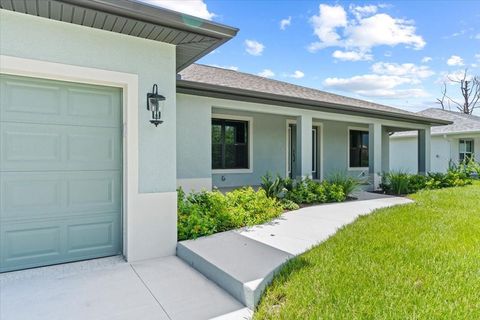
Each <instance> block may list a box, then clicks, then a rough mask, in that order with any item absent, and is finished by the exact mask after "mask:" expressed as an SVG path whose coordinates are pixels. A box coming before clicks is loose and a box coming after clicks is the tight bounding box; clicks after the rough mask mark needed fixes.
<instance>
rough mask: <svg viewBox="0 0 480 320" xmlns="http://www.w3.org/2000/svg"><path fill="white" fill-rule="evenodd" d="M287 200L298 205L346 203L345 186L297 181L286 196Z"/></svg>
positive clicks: (308, 180) (309, 180) (325, 182)
mask: <svg viewBox="0 0 480 320" xmlns="http://www.w3.org/2000/svg"><path fill="white" fill-rule="evenodd" d="M285 199H288V200H290V201H293V202H295V203H297V204H313V203H326V202H340V201H345V199H346V195H345V192H344V189H343V186H341V185H336V184H333V183H330V182H328V181H324V182H321V183H318V182H315V181H313V180H311V179H304V180H295V181H294V182H293V185H292V188H291V190H290V191H288V192H287V193H286V194H285Z"/></svg>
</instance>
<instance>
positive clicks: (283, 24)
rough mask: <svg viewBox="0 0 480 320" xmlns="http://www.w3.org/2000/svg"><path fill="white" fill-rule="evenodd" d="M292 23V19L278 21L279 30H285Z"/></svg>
mask: <svg viewBox="0 0 480 320" xmlns="http://www.w3.org/2000/svg"><path fill="white" fill-rule="evenodd" d="M291 23H292V17H288V18H286V19H282V20H280V29H281V30H285V29H286V28H287V27H288V26H289V25H290V24H291Z"/></svg>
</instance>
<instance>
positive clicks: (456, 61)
mask: <svg viewBox="0 0 480 320" xmlns="http://www.w3.org/2000/svg"><path fill="white" fill-rule="evenodd" d="M447 64H448V65H449V66H463V65H464V63H463V59H462V58H461V57H460V56H455V55H453V56H451V57H450V58H448V60H447Z"/></svg>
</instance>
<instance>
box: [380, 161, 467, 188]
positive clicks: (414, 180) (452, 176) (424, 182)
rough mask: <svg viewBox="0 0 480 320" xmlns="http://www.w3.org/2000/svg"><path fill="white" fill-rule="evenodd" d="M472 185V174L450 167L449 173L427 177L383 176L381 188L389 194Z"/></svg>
mask: <svg viewBox="0 0 480 320" xmlns="http://www.w3.org/2000/svg"><path fill="white" fill-rule="evenodd" d="M471 183H472V179H471V178H470V173H468V171H466V170H465V168H464V167H462V166H457V167H450V169H449V170H448V171H447V173H440V172H430V173H428V174H427V175H426V176H423V175H418V174H407V173H404V172H390V173H386V174H383V175H382V184H381V188H382V190H383V191H384V192H385V193H389V194H397V195H401V194H407V193H414V192H417V191H419V190H422V189H441V188H449V187H462V186H465V185H468V184H471Z"/></svg>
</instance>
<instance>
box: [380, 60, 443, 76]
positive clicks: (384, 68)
mask: <svg viewBox="0 0 480 320" xmlns="http://www.w3.org/2000/svg"><path fill="white" fill-rule="evenodd" d="M372 71H373V72H374V73H376V74H384V75H391V76H401V77H409V78H411V79H414V80H417V81H418V79H424V78H428V77H430V76H432V75H434V74H435V72H433V71H432V70H430V68H429V67H428V66H417V65H415V64H413V63H402V64H398V63H388V62H377V63H374V64H373V65H372Z"/></svg>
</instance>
